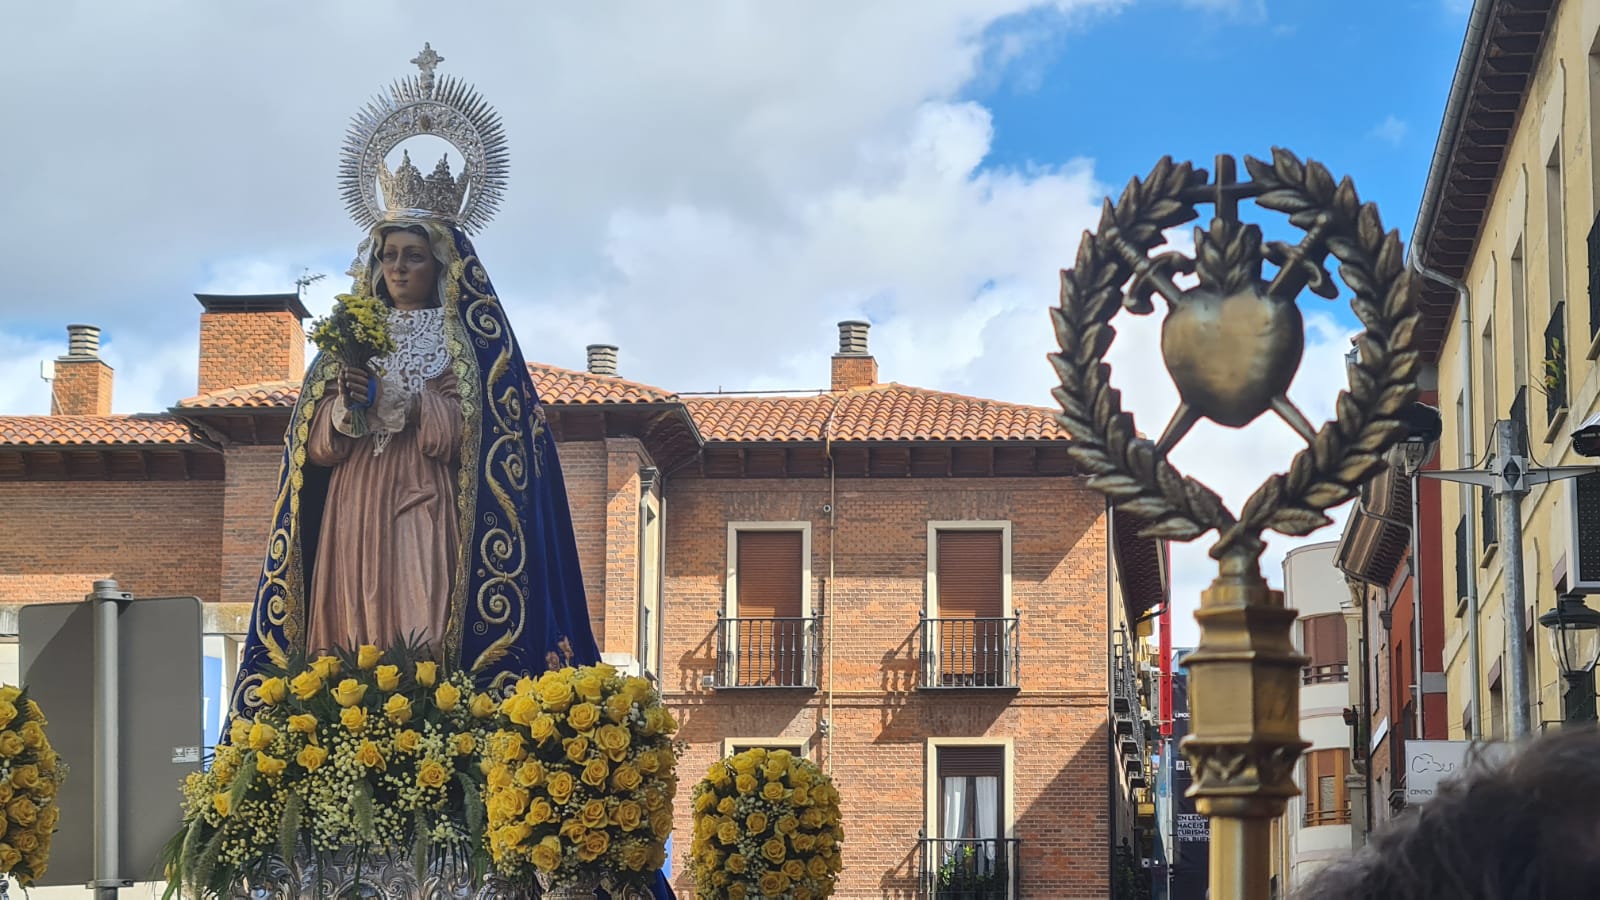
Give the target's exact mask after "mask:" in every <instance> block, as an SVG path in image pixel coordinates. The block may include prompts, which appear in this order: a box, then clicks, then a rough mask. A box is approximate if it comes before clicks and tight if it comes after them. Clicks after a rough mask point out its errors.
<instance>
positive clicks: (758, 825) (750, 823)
mask: <svg viewBox="0 0 1600 900" xmlns="http://www.w3.org/2000/svg"><path fill="white" fill-rule="evenodd" d="M744 827H745V830H746V832H747V833H749V835H750V836H751V837H760V836H761V833H762V832H763V831H766V830H767V814H766V813H764V812H761V811H760V810H757V811H756V812H753V813H751V814H750V815H748V816H745V817H744Z"/></svg>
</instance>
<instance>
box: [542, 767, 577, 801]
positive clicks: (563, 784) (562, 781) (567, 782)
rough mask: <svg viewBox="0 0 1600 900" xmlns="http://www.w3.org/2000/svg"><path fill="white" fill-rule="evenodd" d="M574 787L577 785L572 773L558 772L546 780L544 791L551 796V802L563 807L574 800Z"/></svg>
mask: <svg viewBox="0 0 1600 900" xmlns="http://www.w3.org/2000/svg"><path fill="white" fill-rule="evenodd" d="M574 787H576V785H575V784H574V783H573V781H572V773H571V772H556V773H555V774H553V775H551V776H550V777H549V779H547V780H546V782H545V786H544V789H545V792H546V793H548V794H549V795H550V802H552V803H555V804H556V805H558V806H561V805H565V804H566V802H567V801H568V800H571V799H572V790H573V788H574Z"/></svg>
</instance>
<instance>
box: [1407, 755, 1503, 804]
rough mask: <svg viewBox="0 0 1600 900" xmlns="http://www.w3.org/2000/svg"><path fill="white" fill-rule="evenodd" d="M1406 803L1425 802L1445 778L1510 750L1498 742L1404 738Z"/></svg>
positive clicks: (1487, 761)
mask: <svg viewBox="0 0 1600 900" xmlns="http://www.w3.org/2000/svg"><path fill="white" fill-rule="evenodd" d="M1405 747H1406V805H1407V806H1410V805H1413V804H1417V803H1427V802H1428V801H1429V800H1431V799H1433V795H1434V794H1435V793H1436V792H1437V791H1438V790H1439V785H1441V784H1443V783H1444V782H1445V781H1446V780H1448V779H1451V778H1454V777H1456V776H1459V775H1461V774H1462V773H1464V772H1465V771H1467V770H1468V769H1469V768H1471V767H1474V766H1480V765H1486V764H1491V765H1492V764H1493V763H1495V762H1498V761H1499V760H1500V759H1502V758H1503V757H1504V756H1505V754H1507V753H1509V752H1510V749H1511V748H1510V745H1509V744H1505V743H1499V742H1480V743H1478V744H1476V745H1474V744H1473V743H1472V742H1471V741H1417V740H1412V741H1406V744H1405Z"/></svg>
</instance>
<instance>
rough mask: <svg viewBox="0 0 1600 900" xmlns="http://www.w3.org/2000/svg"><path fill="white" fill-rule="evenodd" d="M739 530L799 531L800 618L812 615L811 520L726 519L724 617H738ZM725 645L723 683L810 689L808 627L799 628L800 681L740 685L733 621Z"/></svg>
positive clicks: (811, 640) (811, 642)
mask: <svg viewBox="0 0 1600 900" xmlns="http://www.w3.org/2000/svg"><path fill="white" fill-rule="evenodd" d="M743 532H769V533H770V532H799V533H800V618H801V619H802V620H809V619H812V618H815V616H816V613H815V610H814V606H813V598H812V593H813V584H812V580H811V575H812V570H811V523H810V522H809V521H805V520H796V519H791V520H766V521H755V520H743V521H729V522H728V545H727V558H726V563H725V567H724V585H723V592H722V615H723V618H726V619H737V618H739V535H740V534H741V533H743ZM728 628H729V633H728V635H727V638H728V646H729V647H730V648H731V649H732V653H733V658H732V659H731V660H729V661H728V664H727V668H726V670H725V671H726V672H727V677H728V680H729V684H727V685H723V686H724V687H738V688H747V687H748V688H755V687H771V688H800V689H814V688H815V685H814V684H812V683H810V682H812V681H814V680H815V679H814V672H813V671H812V670H811V667H810V662H809V660H810V659H811V654H812V652H813V651H814V649H815V648H814V644H815V642H816V640H817V638H816V637H814V636H813V635H812V633H811V630H810V629H809V628H804V627H802V629H801V651H802V653H801V655H802V666H803V668H802V670H801V672H800V682H801V683H800V684H794V685H741V684H739V680H740V675H739V663H740V659H739V650H738V647H739V636H738V633H737V629H738V626H737V624H734V623H730V624H729V625H728Z"/></svg>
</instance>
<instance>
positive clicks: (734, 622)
mask: <svg viewBox="0 0 1600 900" xmlns="http://www.w3.org/2000/svg"><path fill="white" fill-rule="evenodd" d="M199 299H200V302H201V304H202V307H203V309H204V312H203V315H202V327H201V335H200V343H201V347H200V359H201V367H200V384H199V390H200V392H199V393H198V394H197V395H196V396H194V397H191V398H188V399H186V400H183V401H181V402H179V403H178V404H177V405H175V406H174V407H173V408H172V409H170V410H167V411H165V412H160V413H152V414H149V415H133V416H127V415H118V416H113V415H109V414H108V413H109V409H110V391H111V389H112V382H113V379H112V373H111V371H110V369H109V367H107V366H106V365H105V363H104V362H103V361H101V360H100V359H99V358H98V355H97V344H98V337H97V332H94V331H93V329H89V328H88V326H72V327H71V328H70V329H69V334H70V341H69V343H70V348H69V353H68V354H67V355H66V356H63V357H61V358H60V359H58V360H57V361H56V364H55V372H56V377H55V382H54V389H55V390H54V394H55V402H54V403H53V404H52V407H53V408H52V415H49V416H13V417H0V505H3V507H4V508H5V509H6V510H7V512H8V514H7V515H6V516H5V517H4V518H3V519H0V604H5V605H4V606H0V632H5V631H7V627H6V626H7V623H8V622H12V623H14V613H15V606H14V605H15V604H21V603H28V602H39V601H60V600H69V599H76V598H79V597H81V596H82V595H83V594H84V593H85V592H86V591H87V590H88V585H89V583H90V581H91V580H92V579H94V578H96V577H106V576H107V575H110V576H113V577H115V578H117V579H118V580H119V581H120V582H121V583H122V585H123V587H124V589H126V590H132V591H134V592H136V593H138V594H141V595H146V596H154V595H163V594H194V595H197V596H199V597H201V598H202V599H203V600H205V601H206V609H207V616H206V630H207V632H208V637H207V641H208V647H212V648H220V649H217V650H215V651H214V652H217V653H220V654H222V656H223V659H222V669H223V670H224V671H227V672H231V671H232V667H233V659H232V658H231V653H232V650H233V649H234V646H235V645H234V644H233V636H235V635H238V634H239V633H241V632H242V631H243V630H244V627H243V624H244V621H245V618H246V616H247V615H248V611H249V604H250V600H251V599H252V597H253V595H254V590H255V584H256V577H257V575H258V572H259V566H260V564H261V556H262V550H263V544H262V542H263V540H264V536H265V525H266V522H267V518H268V511H269V499H270V494H271V492H272V489H273V483H274V480H275V478H276V474H277V465H278V458H279V455H280V453H281V448H282V440H283V430H284V428H285V427H286V424H287V422H288V414H289V410H290V408H291V407H292V404H293V403H294V400H295V398H296V395H297V391H298V380H299V378H300V375H301V373H302V372H303V369H304V363H305V359H304V351H303V346H304V344H303V338H302V335H301V332H300V320H301V319H302V318H303V317H304V316H305V314H306V313H305V310H304V309H303V307H301V306H300V304H299V301H298V299H297V297H296V296H295V295H293V294H283V295H266V296H251V297H220V296H211V295H205V296H201V297H200V298H199ZM820 357H821V354H819V366H818V368H819V372H820V370H821V363H822V360H821V358H820ZM530 369H531V371H532V374H533V377H534V380H535V383H536V384H537V386H538V389H539V392H540V395H541V397H542V398H543V399H544V401H545V403H546V404H547V407H548V411H549V414H550V419H551V422H552V427H553V428H554V430H555V434H556V436H557V437H558V439H559V440H560V442H561V453H562V463H563V468H564V473H565V477H566V482H567V489H568V496H569V502H570V504H571V507H572V513H573V520H574V523H575V526H576V529H577V534H578V541H579V551H580V556H581V559H582V565H583V572H584V578H585V582H586V585H587V590H588V598H589V605H590V614H591V618H592V621H593V624H594V630H595V633H596V637H597V638H598V640H599V643H600V645H601V647H602V649H603V651H604V652H605V655H606V657H607V659H608V660H610V661H612V662H614V663H617V664H619V665H623V666H626V667H630V668H632V669H634V670H636V671H644V672H646V673H648V674H649V675H651V676H652V677H654V678H656V679H658V680H659V682H660V683H661V685H662V688H663V691H664V693H665V694H666V696H667V698H668V700H669V702H670V703H671V704H672V705H673V706H674V708H675V709H676V711H677V712H678V714H679V716H680V718H681V720H682V722H683V729H682V733H681V736H682V737H683V739H684V740H686V741H687V742H688V743H689V745H690V748H689V750H688V753H687V756H686V758H685V760H684V764H683V767H682V769H683V772H684V774H685V777H686V779H690V780H686V782H685V784H684V788H683V790H682V791H681V793H680V809H679V816H680V821H682V822H685V823H687V822H688V820H689V810H688V794H689V791H688V787H689V785H690V784H692V779H693V778H694V777H695V776H696V775H697V773H699V772H703V771H704V770H705V768H706V766H707V765H708V764H709V763H710V762H711V761H712V760H713V759H715V758H717V757H719V756H721V755H722V754H724V753H726V752H728V751H731V750H735V749H739V748H743V747H746V746H752V745H762V746H787V747H791V748H794V749H796V750H797V751H799V752H801V753H804V754H806V755H807V756H809V757H810V758H812V759H814V760H816V761H818V762H819V763H820V764H821V765H823V766H824V767H826V768H828V769H831V770H832V772H833V774H834V777H835V778H836V780H837V782H838V784H839V786H840V789H841V791H842V792H843V794H844V807H845V817H846V818H845V822H846V829H847V839H848V844H847V847H846V870H845V873H844V876H843V881H842V882H841V885H840V891H839V896H841V897H850V898H854V897H880V896H882V897H913V896H938V895H939V894H938V892H937V888H938V886H939V884H940V882H941V878H944V879H955V880H957V881H959V880H960V879H962V878H968V879H976V880H978V881H980V882H984V883H982V884H978V885H975V887H977V888H979V889H980V890H979V891H978V892H974V893H970V894H963V896H973V897H976V896H996V897H1005V896H1013V897H1040V898H1052V900H1055V898H1061V900H1065V898H1091V897H1092V898H1103V897H1106V896H1109V895H1111V894H1112V891H1113V886H1112V874H1111V873H1112V868H1113V863H1112V860H1113V856H1114V853H1113V851H1114V849H1115V848H1117V847H1119V846H1121V845H1122V844H1123V842H1124V840H1126V841H1128V842H1129V844H1130V845H1131V846H1132V847H1140V846H1142V841H1141V840H1140V838H1141V836H1142V835H1141V834H1140V833H1139V829H1138V827H1137V826H1138V825H1140V824H1141V821H1138V820H1135V819H1134V817H1133V812H1134V810H1135V809H1136V808H1137V802H1138V801H1140V800H1146V801H1147V800H1148V799H1149V798H1148V796H1146V795H1144V794H1142V792H1143V791H1144V790H1145V789H1146V788H1145V781H1144V779H1145V770H1144V764H1143V761H1142V756H1143V749H1142V748H1143V743H1144V735H1145V721H1144V716H1143V715H1142V712H1141V710H1142V709H1143V708H1145V707H1146V699H1147V694H1144V692H1142V691H1140V689H1139V687H1138V683H1137V681H1136V679H1135V678H1134V677H1132V676H1133V675H1134V674H1136V673H1138V672H1140V671H1141V667H1142V666H1143V664H1144V663H1145V658H1144V653H1145V651H1144V650H1143V647H1144V642H1143V640H1142V636H1143V635H1147V634H1148V633H1149V625H1148V619H1149V614H1150V612H1151V611H1152V610H1154V609H1156V608H1157V607H1159V606H1160V605H1161V604H1162V603H1163V602H1164V600H1165V597H1166V592H1167V578H1166V555H1165V548H1164V547H1162V546H1161V545H1160V544H1159V543H1158V542H1155V541H1150V540H1146V539H1141V538H1138V537H1137V536H1136V535H1135V531H1136V527H1135V525H1134V523H1132V522H1131V521H1130V520H1128V519H1125V518H1123V519H1118V518H1115V517H1113V515H1112V514H1111V513H1110V512H1108V510H1107V508H1106V504H1105V503H1104V501H1103V500H1102V499H1101V497H1100V496H1099V495H1098V494H1096V493H1094V492H1093V491H1091V490H1089V489H1088V488H1087V487H1086V486H1085V484H1084V481H1083V479H1082V478H1081V477H1080V476H1077V475H1075V474H1074V472H1073V469H1072V465H1071V463H1070V461H1069V459H1068V457H1067V454H1066V444H1067V442H1066V438H1067V436H1066V434H1064V433H1063V431H1062V430H1061V429H1060V427H1059V426H1058V425H1057V424H1056V423H1055V421H1054V419H1053V417H1052V415H1051V414H1050V412H1049V411H1047V410H1043V409H1038V408H1033V407H1024V406H1018V405H1014V404H1006V403H999V402H993V401H988V400H981V399H976V398H970V397H964V396H957V395H953V394H948V393H941V392H937V391H930V390H923V389H918V388H912V387H906V386H903V385H898V384H893V383H881V382H880V381H879V380H878V372H877V363H876V361H875V360H874V359H873V357H872V356H871V355H870V352H869V350H868V347H867V326H866V325H865V324H864V323H842V324H841V326H840V346H839V352H838V353H837V354H834V355H833V357H832V360H831V376H832V377H831V384H830V385H829V388H828V389H825V390H817V391H812V392H807V393H793V394H787V395H777V396H753V395H737V394H724V395H716V396H680V395H677V394H674V393H672V392H670V391H666V390H662V389H658V388H653V387H650V386H647V385H643V384H638V383H635V382H631V381H627V380H624V379H622V378H620V377H619V376H618V375H617V351H616V348H614V347H607V346H594V347H591V348H590V352H589V364H588V367H587V370H586V371H581V372H580V371H572V370H566V369H559V368H555V367H551V366H543V365H533V366H530ZM8 612H9V613H10V615H7V613H8ZM9 630H10V633H12V634H14V632H15V629H14V627H12V628H10V629H9ZM3 663H4V659H3V658H0V664H3ZM1113 682H1115V684H1116V685H1117V688H1116V689H1113V686H1112V685H1113ZM224 689H225V687H224ZM686 846H687V842H686V841H684V842H681V843H679V844H678V846H677V849H676V851H675V852H676V854H677V855H678V858H677V859H675V860H674V870H675V872H676V881H677V884H678V886H679V888H680V889H687V888H688V887H689V885H688V883H687V880H686V878H685V876H684V871H685V869H686V867H685V866H684V865H683V861H682V856H681V854H682V853H683V852H684V851H685V849H686ZM969 851H970V852H969ZM952 859H953V860H955V861H954V862H951V860H952Z"/></svg>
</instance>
